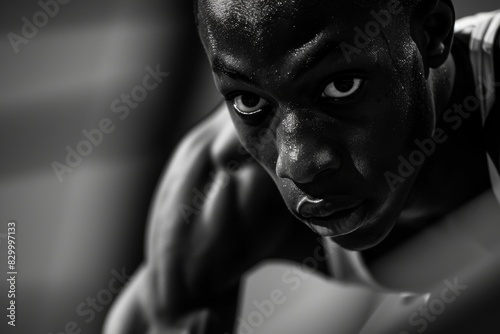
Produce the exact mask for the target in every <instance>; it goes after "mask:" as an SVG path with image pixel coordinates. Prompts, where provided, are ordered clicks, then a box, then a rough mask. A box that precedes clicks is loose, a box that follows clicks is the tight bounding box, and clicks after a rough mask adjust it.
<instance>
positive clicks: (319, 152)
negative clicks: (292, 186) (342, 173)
mask: <svg viewBox="0 0 500 334" xmlns="http://www.w3.org/2000/svg"><path fill="white" fill-rule="evenodd" d="M340 167H341V160H340V157H339V156H338V155H337V154H335V152H334V150H333V148H332V147H329V146H328V145H325V144H321V143H320V142H319V140H317V139H313V138H308V139H306V138H297V140H296V141H293V142H290V141H283V142H282V143H281V144H280V147H279V155H278V161H277V163H276V175H277V176H278V177H280V178H287V179H290V180H292V181H294V182H295V183H310V182H312V181H314V180H316V179H318V178H319V177H320V174H321V175H326V174H327V173H335V172H337V171H338V170H339V169H340Z"/></svg>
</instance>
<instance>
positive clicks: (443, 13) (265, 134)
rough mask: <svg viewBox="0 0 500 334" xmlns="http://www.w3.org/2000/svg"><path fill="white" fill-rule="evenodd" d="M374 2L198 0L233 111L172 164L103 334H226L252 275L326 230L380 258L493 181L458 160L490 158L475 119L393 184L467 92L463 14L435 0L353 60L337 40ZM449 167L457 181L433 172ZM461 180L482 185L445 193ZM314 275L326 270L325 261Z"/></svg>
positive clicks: (220, 84) (312, 245)
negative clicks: (459, 20) (131, 275)
mask: <svg viewBox="0 0 500 334" xmlns="http://www.w3.org/2000/svg"><path fill="white" fill-rule="evenodd" d="M241 3H247V5H241ZM249 3H250V4H249ZM363 3H364V2H362V1H351V0H350V1H347V0H341V1H312V2H311V1H292V0H287V1H280V2H272V3H267V2H264V1H257V0H256V1H249V2H239V1H230V0H202V1H200V16H199V17H200V36H201V40H202V42H203V45H204V46H205V50H206V52H207V55H208V58H209V60H210V63H211V65H212V67H213V71H214V79H215V83H216V85H217V88H218V89H219V91H220V92H221V94H222V95H223V96H224V97H225V98H226V100H227V103H226V105H225V106H221V108H219V109H218V110H217V111H216V112H215V113H214V114H212V115H211V116H210V117H209V118H207V119H206V120H205V121H203V122H202V123H201V124H200V125H199V126H198V127H197V128H196V129H195V130H193V131H192V132H191V133H190V134H189V135H188V136H187V138H186V139H185V140H184V141H183V143H182V144H181V145H180V147H179V149H178V150H177V152H176V154H175V156H174V158H173V159H172V161H171V163H170V166H169V169H168V172H167V174H166V175H165V177H164V180H163V183H162V186H161V187H160V191H159V193H158V196H157V199H156V202H155V206H154V207H153V210H152V215H151V222H150V228H149V237H148V245H149V247H148V250H147V261H146V263H145V264H144V265H143V267H142V268H141V270H140V271H139V273H138V276H137V277H136V279H135V280H134V282H133V283H132V284H131V286H130V287H129V288H128V289H127V291H126V292H125V293H124V294H123V295H122V297H121V300H120V301H119V302H118V303H117V306H116V307H115V309H114V311H113V313H112V315H111V319H112V320H111V321H109V322H108V326H107V328H106V332H107V333H113V334H114V333H137V332H144V333H160V332H162V331H165V332H168V331H169V330H172V329H174V328H176V329H181V328H183V329H191V330H193V331H194V330H195V329H199V328H202V330H201V332H206V333H212V332H214V333H224V331H227V332H231V331H232V328H233V325H234V317H235V312H236V310H235V308H236V303H237V294H238V289H239V285H240V282H241V278H242V276H243V275H244V273H245V272H247V271H248V270H249V269H251V268H252V267H254V266H255V265H256V264H258V263H260V262H261V261H263V260H265V259H270V258H275V259H276V258H277V259H285V260H291V261H295V262H299V263H300V262H302V260H303V259H304V258H306V257H308V256H310V255H311V254H312V253H313V252H314V251H315V250H316V249H317V247H318V242H317V240H316V239H317V235H320V236H322V237H324V238H325V240H329V242H332V241H333V242H334V243H336V244H338V245H340V246H342V247H344V248H346V249H350V250H360V251H365V253H366V259H367V260H371V259H376V258H377V257H379V256H381V255H383V254H384V253H385V252H387V251H390V249H391V247H392V245H394V244H397V243H398V242H399V241H400V240H401V238H400V237H399V236H401V235H408V234H411V233H414V231H419V230H420V229H422V228H423V227H424V226H426V225H428V224H430V223H432V222H434V221H436V219H437V218H439V217H442V216H443V215H445V214H447V213H449V212H451V211H453V210H454V209H455V208H457V207H459V206H460V205H462V204H463V203H464V202H467V201H468V200H469V199H470V198H472V197H473V196H475V195H477V193H479V192H481V191H483V190H485V189H486V188H488V182H487V177H486V169H485V165H484V164H482V163H478V161H479V160H466V161H464V159H463V158H462V157H463V155H464V154H466V155H469V156H477V157H480V156H484V152H483V151H481V150H478V149H477V146H475V145H473V144H474V143H473V141H474V139H473V138H475V137H477V136H475V132H477V131H479V126H480V124H479V123H477V122H478V120H477V118H475V117H471V118H469V119H468V120H467V122H468V124H471V125H470V126H465V127H463V128H462V129H461V130H460V131H458V132H455V133H453V134H451V133H450V137H449V140H448V141H447V142H446V143H445V144H444V145H442V146H440V147H439V148H438V150H437V151H436V153H435V154H434V155H433V156H432V157H431V158H429V159H427V160H426V162H425V164H423V166H421V167H418V168H417V170H416V171H415V173H413V174H412V175H411V176H410V177H408V178H406V179H405V181H404V182H402V183H401V184H399V185H398V186H397V187H396V189H395V190H394V191H392V190H391V188H390V187H389V186H388V184H387V180H386V178H385V177H384V174H385V173H386V172H387V171H397V169H398V165H399V160H398V157H399V156H400V155H401V156H403V157H407V156H408V155H409V154H410V153H411V152H412V151H413V150H414V148H415V147H414V146H413V141H414V140H415V139H417V138H420V139H423V138H429V137H431V136H432V135H433V133H434V132H435V129H436V128H437V127H439V126H441V125H442V124H441V117H440V116H441V114H442V112H443V109H444V108H445V106H446V105H448V104H449V103H450V102H452V101H450V98H451V96H452V92H453V90H454V89H458V88H455V87H454V86H455V71H457V68H458V66H457V64H456V63H455V61H454V59H453V57H452V56H451V55H450V48H451V42H452V34H453V29H452V27H453V21H454V17H453V10H452V9H451V8H450V7H449V6H448V5H447V4H446V3H444V2H441V1H424V5H423V6H422V7H421V8H420V9H419V10H418V11H416V12H414V13H413V14H412V16H411V18H405V17H404V14H401V15H400V16H397V17H396V20H395V21H394V22H393V23H392V24H391V25H389V26H388V27H387V28H386V29H384V30H383V31H382V33H381V34H379V35H378V36H376V37H375V38H374V40H373V41H372V43H370V44H369V45H368V46H367V47H366V48H365V49H363V52H361V53H359V54H354V55H353V56H352V61H351V62H350V63H348V62H347V61H346V59H345V57H344V56H343V54H342V52H341V50H340V48H339V43H341V42H342V41H346V42H352V40H353V39H354V37H355V36H354V34H355V32H354V30H353V27H355V26H361V27H363V26H364V24H365V23H366V22H367V21H369V20H370V19H371V20H373V18H371V17H370V16H369V10H370V9H375V10H377V9H380V8H376V7H371V8H366V7H363V6H362V4H363ZM381 8H383V7H381ZM346 18H348V19H346ZM311 22H314V24H311ZM325 46H327V48H326V49H325ZM339 88H341V89H339ZM458 95H460V94H458ZM476 123H477V125H478V126H476ZM464 141H465V142H469V141H470V142H471V143H472V144H471V145H470V146H467V145H465V146H464V145H462V144H463V142H464ZM457 142H460V144H461V147H465V149H462V151H460V152H458V151H457V149H456V147H457V145H456V143H457ZM242 147H243V149H242ZM464 150H465V152H464ZM247 152H248V153H247ZM458 153H459V154H458ZM480 161H482V160H480ZM229 163H232V165H231V166H233V167H234V166H236V167H235V168H233V167H228V166H229ZM449 166H452V169H453V170H454V171H455V173H447V172H446V173H445V172H443V173H438V172H436V171H445V170H448V169H449V168H448V167H449ZM471 172H473V173H474V174H470V175H473V176H472V177H470V178H468V179H466V180H467V181H466V180H464V179H463V177H462V175H464V174H467V175H469V173H471ZM227 173H229V176H228V179H227V184H226V185H224V186H215V187H212V188H211V189H210V190H207V193H208V194H209V196H207V199H206V200H205V201H204V202H203V203H202V205H201V206H202V207H201V209H200V211H199V212H197V213H193V212H191V213H192V214H189V215H188V221H186V215H182V214H180V213H179V212H180V211H179V204H180V203H188V204H190V203H192V201H193V196H194V195H193V189H199V190H202V191H203V189H205V186H206V185H207V184H208V183H211V182H212V178H211V176H210V175H211V174H212V175H217V176H218V177H221V178H222V177H223V176H224V175H227ZM457 179H458V180H459V182H458V181H457ZM464 182H471V184H479V186H477V187H471V189H474V191H472V192H471V191H469V192H466V193H464V192H461V191H450V189H454V188H455V187H457V185H460V189H462V188H463V187H464ZM445 190H446V192H445V194H446V196H443V194H444V191H445ZM304 198H306V200H305V201H304ZM433 198H446V200H444V201H443V200H440V201H436V200H432V199H433ZM304 203H305V204H304ZM306 226H308V227H309V228H310V229H312V230H313V231H314V232H316V233H311V232H310V230H309V229H308V228H307V227H306ZM394 226H396V228H394ZM391 231H392V232H391ZM390 232H391V233H390ZM389 233H390V234H389ZM388 235H389V237H388ZM384 239H385V240H384ZM383 240H384V242H382V241H383ZM325 244H326V245H328V242H326V243H325ZM368 265H370V261H368ZM318 271H319V272H322V273H323V274H326V275H329V274H330V273H329V270H328V269H327V264H326V263H322V264H321V266H320V267H319V268H318Z"/></svg>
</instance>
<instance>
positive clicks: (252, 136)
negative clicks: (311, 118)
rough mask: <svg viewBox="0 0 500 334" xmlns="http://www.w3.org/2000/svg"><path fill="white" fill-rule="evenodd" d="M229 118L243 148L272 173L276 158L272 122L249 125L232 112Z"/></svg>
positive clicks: (274, 134) (274, 133)
mask: <svg viewBox="0 0 500 334" xmlns="http://www.w3.org/2000/svg"><path fill="white" fill-rule="evenodd" d="M231 118H232V120H233V124H234V125H235V128H236V131H237V133H238V136H239V138H240V141H241V143H242V144H243V147H244V148H245V150H246V151H247V152H248V153H249V154H250V155H251V156H252V157H253V158H254V159H255V160H257V161H258V162H259V163H260V164H261V165H262V166H263V167H264V168H265V169H266V170H267V171H268V172H269V173H270V174H271V175H273V174H274V173H275V169H276V161H277V160H278V152H277V149H276V132H275V128H274V127H273V122H272V121H269V122H262V123H261V124H258V125H256V124H254V125H249V124H247V123H245V122H244V121H243V120H242V119H241V118H240V117H239V116H238V115H235V114H234V113H231Z"/></svg>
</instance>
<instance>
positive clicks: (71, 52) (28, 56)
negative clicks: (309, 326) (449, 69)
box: [0, 0, 500, 334]
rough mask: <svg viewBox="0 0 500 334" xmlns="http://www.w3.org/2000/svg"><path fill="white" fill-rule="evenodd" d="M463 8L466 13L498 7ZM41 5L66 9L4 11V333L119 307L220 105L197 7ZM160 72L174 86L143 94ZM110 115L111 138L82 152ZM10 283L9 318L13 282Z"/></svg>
mask: <svg viewBox="0 0 500 334" xmlns="http://www.w3.org/2000/svg"><path fill="white" fill-rule="evenodd" d="M61 2H64V1H62V0H61ZM454 2H455V5H456V9H457V15H458V17H462V16H465V15H469V14H472V13H476V12H480V11H488V10H493V9H497V8H499V7H500V4H499V2H498V0H476V1H474V2H471V1H466V0H455V1H454ZM41 3H45V4H47V5H48V4H49V3H54V1H50V0H42V1H41V2H40V3H39V2H38V1H35V0H31V1H26V0H22V1H16V2H12V3H3V4H2V5H1V6H2V10H1V11H0V16H1V20H0V31H1V34H2V38H1V39H0V59H1V61H0V87H1V89H0V138H1V140H0V154H1V162H0V249H1V254H2V255H1V258H0V265H1V268H2V269H1V270H2V271H4V269H3V268H6V263H5V262H6V238H5V237H6V235H5V233H6V231H7V222H8V221H9V220H15V221H16V222H17V233H16V234H17V235H16V238H17V244H16V247H17V271H18V277H17V293H16V303H17V305H18V306H17V319H16V320H17V321H16V324H17V326H16V327H15V328H12V327H10V326H7V325H6V321H5V315H4V314H3V313H2V315H1V317H2V319H3V320H2V321H1V322H0V329H1V330H0V332H1V333H23V334H24V333H35V332H36V333H53V334H59V333H61V332H62V333H64V332H65V327H68V326H69V327H71V326H73V325H71V324H72V323H75V324H76V325H77V326H78V328H80V329H81V333H91V334H92V333H99V332H100V329H101V326H102V322H103V319H104V318H105V315H106V312H107V311H108V310H109V307H110V304H111V303H112V300H113V299H114V297H116V293H115V292H114V291H115V289H113V288H110V287H109V284H108V283H110V281H113V282H114V283H113V284H114V287H116V288H119V287H120V286H121V285H122V283H120V277H121V278H123V275H124V273H125V274H127V275H131V274H132V273H133V272H134V270H135V268H136V267H137V265H138V264H139V263H140V262H141V260H142V256H143V247H144V243H143V239H144V228H145V223H146V221H147V215H148V209H149V205H150V201H151V198H152V196H153V194H154V190H155V187H156V184H157V181H158V179H159V177H160V175H161V172H162V170H163V168H164V165H165V163H166V161H167V160H168V158H169V156H170V154H171V152H172V149H173V148H174V147H175V144H176V143H177V142H178V140H179V139H180V138H181V137H182V135H183V134H184V133H185V132H186V131H187V130H188V129H189V128H190V127H191V126H192V125H193V124H194V123H195V122H197V121H198V120H199V119H200V118H202V117H203V116H204V115H206V114H207V113H208V112H210V111H211V110H212V109H213V108H214V107H215V106H216V105H217V103H218V101H219V100H220V98H219V96H218V95H217V92H216V90H215V88H214V87H213V83H212V77H211V73H210V69H209V67H208V62H207V60H206V59H205V56H204V53H203V49H202V47H201V45H200V43H199V41H198V37H197V36H196V32H195V29H194V25H193V18H192V3H191V1H186V0H183V1H181V0H170V1H161V0H141V1H139V0H135V1H133V0H106V1H98V0H86V1H79V0H72V1H69V2H68V3H66V4H59V5H58V6H57V7H55V6H52V7H46V8H49V9H48V12H50V14H51V15H46V14H45V15H44V14H40V12H41V11H42V10H43V6H42V5H41ZM46 12H47V10H46ZM23 18H26V19H27V20H28V21H30V22H33V20H35V22H38V27H37V26H33V27H34V28H33V27H29V26H26V19H24V20H23ZM23 26H26V27H24V28H23ZM23 34H24V35H23ZM25 36H29V37H25ZM147 68H149V70H148V69H147ZM157 68H159V69H160V70H161V72H168V73H169V75H168V77H164V78H162V79H161V82H158V85H157V87H156V88H154V89H151V90H148V91H145V90H141V89H139V88H137V87H138V86H143V79H144V78H145V76H147V75H148V74H149V75H150V72H151V71H152V70H155V69H157ZM158 81H160V80H158ZM150 83H154V80H151V81H150ZM132 92H134V93H136V95H135V96H141V99H140V101H137V103H133V102H129V103H130V104H129V106H128V107H125V106H126V102H123V101H125V100H122V99H123V98H124V97H123V95H122V94H131V93H132ZM144 92H146V94H147V97H145V96H144ZM137 94H138V95H137ZM141 94H142V95H141ZM117 99H118V100H120V101H121V102H120V104H119V105H120V106H121V107H122V109H121V111H120V112H116V107H117V106H118V104H115V105H114V107H113V106H112V105H113V103H114V102H115V101H116V100H117ZM125 110H128V113H127V114H125V112H126V111H125ZM105 119H108V120H109V121H108V123H109V124H111V126H112V128H113V131H112V133H109V134H103V135H102V138H100V139H99V138H98V139H99V140H98V144H96V145H93V147H91V148H88V147H83V146H81V145H80V146H78V145H79V143H80V142H81V141H82V140H87V138H86V137H85V135H84V133H83V131H84V130H86V131H93V130H95V129H98V128H99V127H100V126H101V124H102V121H103V120H105ZM94 133H95V131H94ZM98 137H99V136H98ZM68 147H69V150H71V149H73V150H76V151H78V148H79V147H80V149H81V150H83V151H85V149H86V150H87V151H85V152H86V154H87V153H88V154H87V156H83V157H82V158H81V159H80V160H81V161H73V162H74V163H75V167H68V169H59V173H60V175H59V177H58V176H57V175H56V172H55V170H54V166H56V165H54V162H58V163H60V164H64V165H67V161H66V159H67V158H68V157H67V156H68V152H69V151H68ZM90 149H91V150H92V152H90ZM89 152H90V153H89ZM72 159H75V158H74V157H73V158H72ZM57 166H59V167H60V166H61V165H57ZM271 270H284V269H283V268H281V269H280V268H272V269H271ZM3 275H4V274H2V277H4V276H3ZM269 275H271V276H275V277H281V275H278V274H276V275H274V274H273V272H272V271H268V272H267V273H266V274H265V275H263V274H262V273H256V274H255V275H253V276H251V279H250V281H249V284H248V286H247V290H246V292H245V296H247V299H248V298H250V299H251V298H252V297H249V296H254V297H253V298H254V299H255V298H256V299H258V298H260V297H258V295H259V293H260V294H262V296H263V297H262V298H264V297H265V296H267V298H268V297H269V292H268V291H267V290H265V289H261V290H260V292H259V291H258V290H259V287H261V285H260V284H259V279H260V280H262V277H264V276H266V277H269ZM252 282H253V283H252ZM0 287H1V288H2V292H1V298H0V301H1V305H0V306H1V309H3V310H5V308H6V307H7V298H6V294H7V292H6V291H7V283H6V281H5V279H2V280H1V283H0ZM255 296H257V297H255ZM313 297H314V296H311V295H309V298H313ZM250 299H249V300H250ZM250 308H251V304H247V305H246V306H244V307H243V309H242V312H243V313H245V312H249V310H250ZM68 324H70V325H68Z"/></svg>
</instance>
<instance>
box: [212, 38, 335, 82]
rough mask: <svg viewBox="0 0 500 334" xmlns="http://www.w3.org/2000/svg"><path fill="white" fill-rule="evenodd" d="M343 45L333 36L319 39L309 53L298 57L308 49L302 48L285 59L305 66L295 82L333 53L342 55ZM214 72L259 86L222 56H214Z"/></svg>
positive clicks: (297, 73)
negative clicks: (290, 59) (294, 59)
mask: <svg viewBox="0 0 500 334" xmlns="http://www.w3.org/2000/svg"><path fill="white" fill-rule="evenodd" d="M341 43H342V42H339V41H338V40H334V39H332V38H331V36H327V37H323V38H318V39H317V40H316V41H314V40H313V41H310V42H308V43H307V44H313V46H311V47H310V48H308V50H307V52H304V53H303V54H301V55H297V53H298V52H301V51H299V50H301V49H304V48H306V46H302V47H301V48H299V49H297V50H295V51H293V54H292V55H288V56H286V57H285V59H289V58H291V57H293V58H299V60H296V62H299V63H302V64H303V65H304V66H300V68H298V69H297V70H296V73H295V74H293V77H292V79H293V80H295V79H297V78H298V77H300V76H302V75H303V74H304V73H305V72H307V71H308V70H310V69H311V68H313V67H314V66H316V65H317V64H318V63H320V62H321V61H323V60H324V59H325V58H326V57H327V56H329V55H330V54H332V53H335V54H339V55H342V50H341V49H340V48H339V46H340V45H341ZM342 59H343V57H338V58H337V59H336V60H335V62H340V61H342ZM212 71H213V72H214V73H217V74H224V75H226V76H228V77H230V78H232V79H234V80H238V81H243V82H246V83H249V84H252V85H254V86H257V83H256V82H255V81H254V80H253V78H251V77H249V76H247V75H245V74H243V73H241V72H240V70H239V69H238V68H237V67H236V66H234V65H232V64H230V63H228V62H226V61H224V59H223V57H221V56H214V58H213V60H212Z"/></svg>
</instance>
